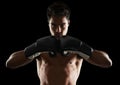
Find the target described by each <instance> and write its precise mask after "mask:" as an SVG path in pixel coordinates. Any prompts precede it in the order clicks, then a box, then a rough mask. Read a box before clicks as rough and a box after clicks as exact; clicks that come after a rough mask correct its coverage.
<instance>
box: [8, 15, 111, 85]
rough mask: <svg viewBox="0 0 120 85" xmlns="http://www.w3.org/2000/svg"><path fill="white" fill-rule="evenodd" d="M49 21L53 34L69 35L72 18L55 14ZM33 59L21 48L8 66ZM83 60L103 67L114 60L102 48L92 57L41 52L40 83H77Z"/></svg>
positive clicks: (54, 84) (19, 65) (45, 84)
mask: <svg viewBox="0 0 120 85" xmlns="http://www.w3.org/2000/svg"><path fill="white" fill-rule="evenodd" d="M48 22H49V30H50V33H51V35H52V36H55V37H56V38H57V39H59V37H61V36H65V35H67V32H68V27H69V24H70V20H68V19H67V18H66V17H65V16H62V17H55V16H53V17H51V18H50V20H49V21H48ZM33 60H34V59H28V58H26V57H25V54H24V51H23V50H20V51H16V52H14V53H12V54H11V55H10V57H9V58H8V60H7V61H6V66H7V67H8V68H11V69H15V68H19V67H21V66H24V65H26V64H28V63H30V62H32V61H33ZM83 60H86V61H87V62H89V63H90V64H93V65H96V66H99V67H101V68H108V67H111V66H112V61H111V59H110V58H109V56H108V54H107V53H106V52H104V51H100V50H94V51H93V52H92V57H90V58H89V59H84V58H82V57H78V56H77V54H76V53H69V54H68V55H67V56H62V55H61V54H60V53H57V55H56V56H55V57H51V56H50V55H49V54H48V53H41V55H40V56H39V57H37V58H36V65H37V74H38V77H39V79H40V85H76V82H77V79H78V77H79V75H80V70H81V66H82V63H83Z"/></svg>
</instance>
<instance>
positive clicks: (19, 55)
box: [6, 50, 33, 69]
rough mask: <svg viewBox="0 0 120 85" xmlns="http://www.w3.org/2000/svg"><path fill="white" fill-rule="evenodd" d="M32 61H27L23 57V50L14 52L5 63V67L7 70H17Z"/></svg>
mask: <svg viewBox="0 0 120 85" xmlns="http://www.w3.org/2000/svg"><path fill="white" fill-rule="evenodd" d="M32 60H33V59H28V58H26V57H25V54H24V50H21V51H17V52H14V53H12V54H11V55H10V57H9V58H8V60H7V61H6V67H8V68H12V69H14V68H18V67H21V66H24V65H26V64H28V63H30V62H31V61H32Z"/></svg>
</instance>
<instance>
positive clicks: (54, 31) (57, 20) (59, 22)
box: [49, 16, 70, 38]
mask: <svg viewBox="0 0 120 85" xmlns="http://www.w3.org/2000/svg"><path fill="white" fill-rule="evenodd" d="M69 23H70V21H69V20H68V19H67V18H66V17H54V16H53V17H51V18H50V20H49V30H50V33H51V35H52V36H55V37H57V38H59V37H61V36H65V35H66V34H67V32H68V26H69Z"/></svg>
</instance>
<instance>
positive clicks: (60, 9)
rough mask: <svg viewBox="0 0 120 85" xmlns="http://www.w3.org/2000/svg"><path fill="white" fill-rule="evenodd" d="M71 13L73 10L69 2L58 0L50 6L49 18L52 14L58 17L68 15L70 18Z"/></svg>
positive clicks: (48, 10)
mask: <svg viewBox="0 0 120 85" xmlns="http://www.w3.org/2000/svg"><path fill="white" fill-rule="evenodd" d="M70 13H71V10H70V8H69V7H68V5H67V4H65V3H64V2H62V1H56V2H54V3H53V4H51V5H50V6H48V9H47V18H48V20H49V19H50V18H51V17H52V16H57V17H60V16H66V18H67V19H69V18H70Z"/></svg>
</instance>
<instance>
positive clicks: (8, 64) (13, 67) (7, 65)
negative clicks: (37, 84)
mask: <svg viewBox="0 0 120 85" xmlns="http://www.w3.org/2000/svg"><path fill="white" fill-rule="evenodd" d="M5 65H6V68H10V69H16V66H14V64H13V63H12V62H11V61H9V60H7V61H6V64H5Z"/></svg>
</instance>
